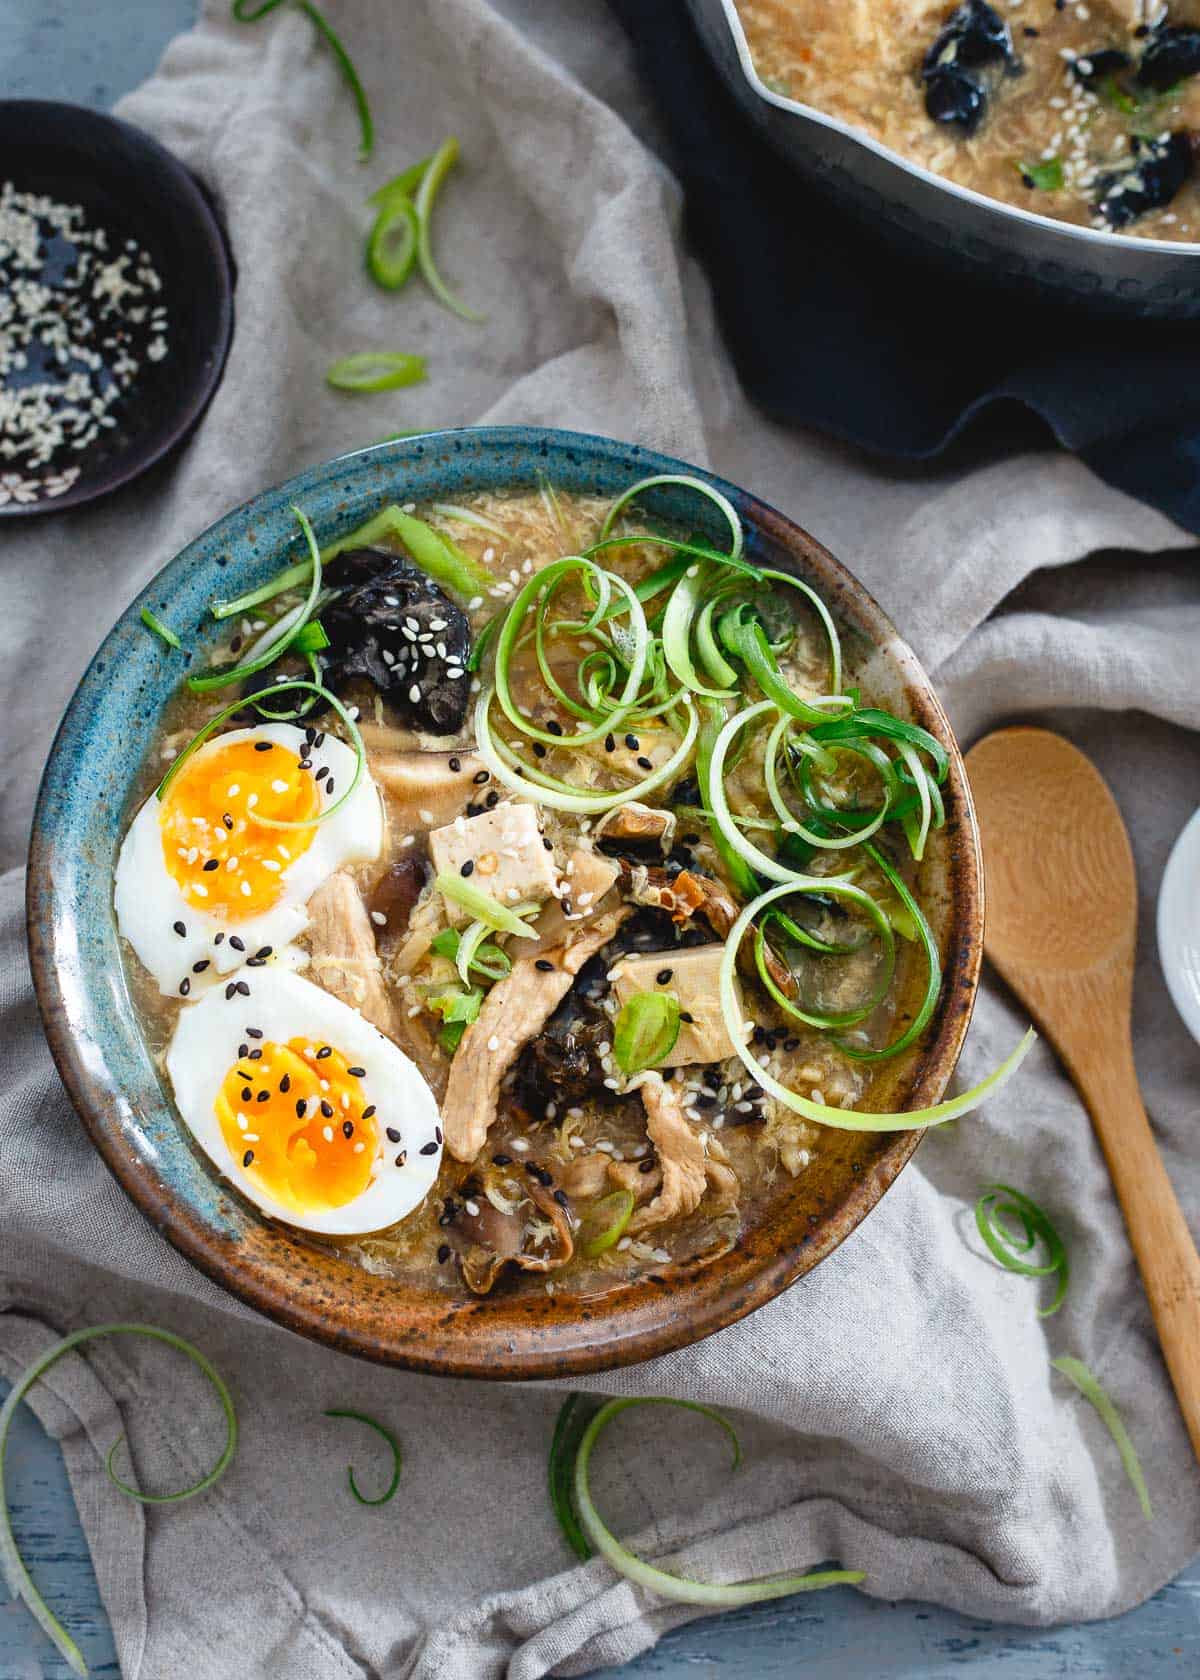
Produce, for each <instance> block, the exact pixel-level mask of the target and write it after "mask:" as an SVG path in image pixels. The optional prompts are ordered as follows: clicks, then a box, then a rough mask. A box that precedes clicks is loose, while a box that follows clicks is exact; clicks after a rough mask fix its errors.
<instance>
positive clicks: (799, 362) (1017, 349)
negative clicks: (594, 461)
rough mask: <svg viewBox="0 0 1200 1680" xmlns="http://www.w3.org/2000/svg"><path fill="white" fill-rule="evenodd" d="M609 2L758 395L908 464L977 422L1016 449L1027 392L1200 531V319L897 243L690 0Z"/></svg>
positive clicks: (1097, 455)
mask: <svg viewBox="0 0 1200 1680" xmlns="http://www.w3.org/2000/svg"><path fill="white" fill-rule="evenodd" d="M609 3H610V5H611V7H612V9H613V11H614V12H615V13H616V14H617V16H618V17H619V18H620V20H621V22H622V24H623V25H624V27H625V29H626V31H627V33H628V34H629V36H630V38H631V40H632V42H633V46H634V50H635V55H636V59H637V64H638V68H639V71H640V73H641V75H642V77H643V79H644V81H645V83H646V84H647V86H648V87H649V88H650V90H651V92H652V93H653V96H654V100H655V105H656V107H657V110H658V113H659V115H660V117H661V120H662V123H663V126H664V129H665V132H666V136H667V140H668V145H669V158H668V161H669V162H670V164H671V166H672V168H673V169H674V170H675V172H676V174H677V175H678V177H679V179H680V180H681V182H682V183H683V189H684V194H685V199H686V230H687V237H688V241H689V244H690V245H691V247H692V249H693V250H694V251H695V253H696V254H697V256H698V257H699V258H700V261H701V262H702V263H703V265H704V267H705V269H706V270H707V272H708V276H709V279H710V281H711V283H712V288H713V294H714V298H715V302H716V308H717V313H718V318H719V320H720V323H721V330H722V332H723V334H724V336H725V339H726V342H727V343H728V345H729V349H730V352H731V353H732V356H733V359H734V363H735V365H736V367H737V371H738V375H739V377H740V379H741V381H742V384H743V386H744V387H745V389H746V392H747V394H748V395H749V397H750V398H751V400H752V401H753V402H755V403H756V404H758V406H759V407H760V408H762V409H763V410H765V411H766V412H767V413H768V414H769V415H771V416H772V418H774V419H777V420H781V421H784V422H786V423H790V424H793V425H797V426H808V427H813V428H815V429H816V430H818V431H821V432H825V433H828V434H830V435H832V436H834V437H837V438H841V439H844V440H846V441H847V442H850V443H852V444H855V445H857V446H858V447H860V448H862V449H865V450H869V451H871V452H872V453H874V454H877V455H882V456H887V457H891V458H893V459H895V460H898V461H910V462H919V461H926V460H929V459H931V458H933V457H935V456H938V455H940V454H942V452H943V451H945V450H946V449H947V448H948V447H950V446H951V445H952V444H954V443H956V442H957V441H959V440H961V439H963V438H964V435H965V434H967V433H968V432H970V433H980V434H981V435H982V436H984V437H985V438H986V437H987V436H989V435H990V436H991V438H992V439H993V447H995V442H994V440H995V439H996V438H997V437H998V436H999V435H1002V434H1003V433H1004V429H1005V426H1006V425H1007V426H1008V427H1009V432H1008V437H1009V446H1010V447H1011V424H1012V420H1013V416H1012V413H1011V410H1012V406H1013V405H1014V404H1016V405H1021V406H1022V407H1023V408H1024V409H1025V410H1026V411H1027V414H1032V415H1035V416H1037V417H1038V419H1039V420H1040V421H1042V422H1044V423H1045V425H1046V426H1047V427H1049V429H1050V431H1051V432H1052V433H1053V435H1054V437H1055V438H1056V439H1057V440H1058V442H1059V443H1061V444H1062V445H1064V446H1065V447H1066V448H1067V449H1070V450H1073V451H1074V452H1076V453H1077V454H1079V455H1080V456H1082V458H1083V459H1084V460H1085V461H1086V462H1087V464H1088V465H1089V466H1090V467H1091V468H1092V470H1093V471H1094V472H1096V473H1098V474H1099V476H1100V477H1101V478H1103V479H1106V480H1107V481H1108V483H1110V484H1113V485H1115V486H1117V488H1118V489H1121V490H1124V491H1127V492H1128V493H1129V494H1130V495H1132V496H1136V497H1138V498H1140V499H1141V500H1142V501H1144V502H1148V503H1150V504H1151V505H1152V506H1154V507H1157V508H1159V509H1161V510H1162V512H1164V513H1166V514H1168V515H1169V516H1170V517H1171V518H1172V519H1174V520H1176V521H1177V522H1178V523H1179V524H1180V525H1182V526H1184V527H1185V528H1186V529H1188V530H1191V531H1196V532H1200V323H1196V324H1187V323H1165V322H1150V321H1123V320H1113V319H1102V318H1100V317H1089V316H1087V315H1085V314H1082V313H1081V312H1080V311H1079V309H1078V307H1071V306H1069V305H1067V306H1063V305H1058V304H1056V303H1055V302H1053V301H1050V302H1044V301H1042V300H1041V299H1040V298H1038V297H1037V296H1030V297H1025V296H1023V295H1022V294H1020V293H1006V292H1002V291H1000V290H999V289H995V288H992V287H991V286H989V285H988V284H987V282H986V280H985V279H983V278H982V277H976V276H964V275H962V274H959V273H953V272H949V271H945V270H939V269H937V268H936V267H933V266H932V265H930V264H928V263H926V262H925V261H924V260H922V259H921V258H915V257H912V256H910V255H908V254H907V253H898V252H896V251H895V250H894V249H893V247H892V246H891V245H890V244H885V243H882V242H881V239H880V236H879V235H878V234H873V233H872V232H871V230H870V229H867V228H864V227H862V226H861V225H860V224H859V223H858V222H857V221H856V220H855V219H854V218H853V217H852V216H851V215H850V214H848V213H846V212H844V211H842V210H840V209H839V208H838V207H837V206H836V205H835V204H833V203H832V202H831V200H830V199H829V198H827V197H826V196H825V195H824V194H823V193H821V192H819V191H818V190H817V189H816V188H813V187H811V186H809V185H808V184H807V183H806V182H805V181H804V180H802V179H801V177H800V176H798V175H797V174H796V172H795V171H794V170H793V169H792V168H791V167H790V166H789V165H788V164H787V163H786V162H784V160H783V159H782V158H781V157H780V156H779V155H778V153H777V152H775V150H774V149H773V148H772V147H771V146H770V145H769V143H768V142H767V141H765V140H764V139H762V138H761V137H760V136H759V135H758V134H756V133H755V131H754V130H753V128H752V127H751V125H750V123H749V122H748V121H747V120H746V119H745V117H744V116H743V115H742V113H741V112H740V110H739V109H738V107H737V104H736V102H735V101H734V99H733V97H732V95H731V94H730V93H729V92H728V91H727V90H726V88H725V86H724V84H723V83H722V81H721V79H720V77H719V76H718V75H717V73H716V71H715V70H714V68H713V67H712V64H711V63H710V61H709V59H708V57H707V55H706V53H705V51H704V48H703V46H702V45H701V43H700V40H699V37H698V36H697V34H696V32H695V28H694V26H693V25H692V23H691V21H690V19H689V18H688V16H687V13H686V12H685V11H684V9H683V7H682V5H681V3H680V0H609ZM998 422H999V424H998ZM1026 430H1028V426H1027V427H1026ZM985 447H986V445H985Z"/></svg>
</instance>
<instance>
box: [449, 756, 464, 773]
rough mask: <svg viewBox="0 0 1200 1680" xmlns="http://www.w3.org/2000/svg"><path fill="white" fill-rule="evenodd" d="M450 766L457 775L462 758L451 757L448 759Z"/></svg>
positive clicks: (460, 767)
mask: <svg viewBox="0 0 1200 1680" xmlns="http://www.w3.org/2000/svg"><path fill="white" fill-rule="evenodd" d="M450 768H451V770H453V771H454V772H455V774H456V775H457V773H458V772H459V771H460V770H461V769H462V759H461V758H452V759H451V760H450Z"/></svg>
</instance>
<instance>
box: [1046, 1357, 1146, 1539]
mask: <svg viewBox="0 0 1200 1680" xmlns="http://www.w3.org/2000/svg"><path fill="white" fill-rule="evenodd" d="M1050 1363H1051V1365H1053V1367H1054V1369H1055V1370H1056V1371H1061V1372H1062V1374H1063V1376H1064V1377H1066V1378H1067V1380H1068V1381H1069V1382H1073V1383H1074V1384H1075V1387H1076V1388H1077V1389H1078V1390H1079V1392H1080V1393H1081V1394H1082V1395H1083V1397H1084V1399H1085V1400H1090V1401H1091V1403H1092V1405H1093V1406H1095V1408H1096V1410H1097V1411H1098V1412H1099V1413H1100V1416H1101V1418H1102V1419H1103V1421H1104V1424H1105V1426H1106V1428H1107V1429H1108V1432H1109V1434H1110V1435H1111V1436H1112V1438H1113V1440H1114V1441H1115V1442H1116V1444H1117V1451H1118V1452H1119V1453H1120V1455H1121V1463H1122V1464H1123V1465H1124V1466H1125V1474H1126V1475H1127V1476H1128V1477H1129V1480H1130V1482H1131V1483H1132V1484H1133V1491H1134V1492H1135V1493H1136V1494H1137V1496H1138V1504H1139V1505H1140V1506H1141V1507H1142V1515H1143V1516H1144V1517H1145V1519H1146V1521H1147V1522H1153V1521H1154V1510H1153V1507H1152V1506H1151V1504H1150V1494H1149V1491H1148V1490H1147V1487H1146V1478H1145V1476H1143V1474H1142V1465H1141V1460H1140V1459H1139V1458H1138V1455H1137V1449H1136V1448H1135V1446H1134V1444H1133V1442H1132V1441H1131V1440H1130V1438H1129V1431H1128V1430H1127V1429H1126V1427H1125V1425H1124V1423H1123V1422H1122V1420H1121V1414H1120V1413H1119V1412H1118V1411H1117V1408H1116V1407H1115V1406H1114V1405H1113V1403H1112V1401H1111V1400H1110V1399H1109V1397H1108V1395H1107V1394H1106V1393H1105V1391H1104V1390H1103V1389H1102V1388H1101V1386H1100V1384H1099V1383H1098V1382H1097V1381H1096V1379H1095V1377H1094V1376H1093V1375H1092V1373H1091V1372H1090V1371H1089V1370H1088V1368H1087V1366H1086V1365H1085V1364H1084V1363H1083V1361H1082V1360H1081V1359H1073V1358H1072V1357H1071V1356H1070V1355H1069V1354H1064V1355H1063V1357H1062V1358H1061V1359H1052V1360H1051V1361H1050Z"/></svg>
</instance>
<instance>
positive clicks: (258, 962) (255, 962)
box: [246, 957, 267, 968]
mask: <svg viewBox="0 0 1200 1680" xmlns="http://www.w3.org/2000/svg"><path fill="white" fill-rule="evenodd" d="M266 966H267V965H266V963H265V962H264V961H263V959H262V958H261V957H247V958H246V967H247V968H265V967H266Z"/></svg>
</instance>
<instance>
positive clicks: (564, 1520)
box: [548, 1394, 601, 1563]
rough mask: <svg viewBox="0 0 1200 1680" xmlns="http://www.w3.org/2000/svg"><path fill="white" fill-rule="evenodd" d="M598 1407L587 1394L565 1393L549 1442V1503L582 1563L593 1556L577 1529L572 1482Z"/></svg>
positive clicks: (584, 1535)
mask: <svg viewBox="0 0 1200 1680" xmlns="http://www.w3.org/2000/svg"><path fill="white" fill-rule="evenodd" d="M600 1405H601V1402H600V1401H599V1400H596V1399H593V1397H592V1396H591V1395H590V1394H569V1395H568V1396H567V1398H566V1400H565V1401H564V1402H563V1405H562V1409H561V1410H560V1412H559V1414H558V1418H557V1419H556V1421H555V1424H554V1439H553V1440H552V1441H551V1443H550V1461H549V1465H548V1470H549V1481H550V1503H551V1505H552V1506H553V1508H554V1515H555V1516H556V1517H557V1518H558V1526H559V1527H560V1528H561V1529H562V1531H563V1536H564V1538H565V1539H566V1542H567V1545H568V1546H570V1548H571V1550H572V1551H573V1552H574V1553H575V1555H576V1557H580V1558H582V1559H583V1560H584V1562H585V1563H586V1562H587V1560H588V1558H590V1557H594V1556H595V1554H594V1552H593V1551H592V1548H591V1546H590V1544H589V1543H588V1538H587V1536H586V1534H584V1532H583V1530H582V1528H580V1526H579V1516H578V1514H577V1512H576V1510H575V1497H574V1491H573V1487H572V1483H573V1480H574V1476H575V1459H576V1456H577V1454H578V1452H579V1444H580V1442H581V1441H582V1440H583V1432H584V1430H585V1429H586V1428H587V1426H588V1424H589V1423H590V1422H591V1420H592V1419H593V1418H594V1417H595V1415H596V1413H597V1412H598V1411H599V1410H600Z"/></svg>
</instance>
